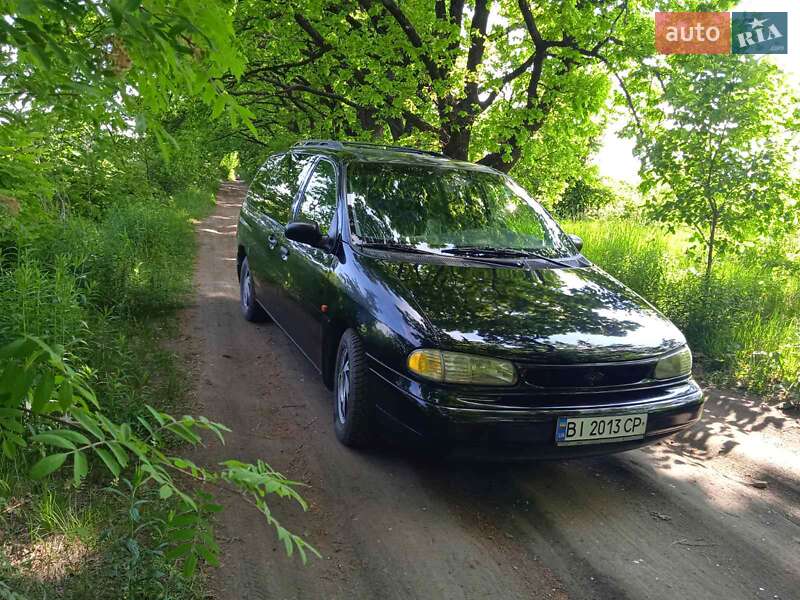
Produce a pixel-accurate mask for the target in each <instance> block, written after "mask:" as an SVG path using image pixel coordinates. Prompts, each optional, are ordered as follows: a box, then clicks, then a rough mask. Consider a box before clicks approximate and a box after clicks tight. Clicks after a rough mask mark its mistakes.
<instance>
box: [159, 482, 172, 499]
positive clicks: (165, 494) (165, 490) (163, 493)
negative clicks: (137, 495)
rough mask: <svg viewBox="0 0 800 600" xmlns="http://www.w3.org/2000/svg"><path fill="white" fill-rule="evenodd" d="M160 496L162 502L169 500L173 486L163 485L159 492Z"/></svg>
mask: <svg viewBox="0 0 800 600" xmlns="http://www.w3.org/2000/svg"><path fill="white" fill-rule="evenodd" d="M158 496H159V497H160V498H161V499H162V500H166V499H167V498H169V497H170V496H172V486H170V485H167V484H166V483H165V484H164V485H162V486H161V488H160V489H159V490H158Z"/></svg>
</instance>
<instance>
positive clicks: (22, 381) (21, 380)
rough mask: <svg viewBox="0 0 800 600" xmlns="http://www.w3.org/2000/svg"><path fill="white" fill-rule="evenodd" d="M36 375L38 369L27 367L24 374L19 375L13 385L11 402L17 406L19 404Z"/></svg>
mask: <svg viewBox="0 0 800 600" xmlns="http://www.w3.org/2000/svg"><path fill="white" fill-rule="evenodd" d="M34 377H36V369H33V368H30V369H25V370H24V371H23V372H22V374H20V375H17V379H16V380H15V381H14V384H13V385H12V387H11V396H10V397H9V404H10V405H11V406H15V405H17V404H19V403H20V402H21V401H22V400H23V399H24V398H25V396H27V395H28V391H29V390H30V388H31V384H32V383H33V379H34Z"/></svg>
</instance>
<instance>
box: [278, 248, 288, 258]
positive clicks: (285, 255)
mask: <svg viewBox="0 0 800 600" xmlns="http://www.w3.org/2000/svg"><path fill="white" fill-rule="evenodd" d="M278 252H280V255H281V260H286V259H287V258H289V249H288V248H287V247H286V246H281V249H280V250H279V251H278Z"/></svg>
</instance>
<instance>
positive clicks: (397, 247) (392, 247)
mask: <svg viewBox="0 0 800 600" xmlns="http://www.w3.org/2000/svg"><path fill="white" fill-rule="evenodd" d="M358 247H359V248H372V249H374V250H388V251H391V252H408V253H409V254H431V255H435V254H436V253H435V252H429V251H428V250H423V249H421V248H417V247H416V246H412V245H411V244H401V243H400V242H360V243H359V244H358Z"/></svg>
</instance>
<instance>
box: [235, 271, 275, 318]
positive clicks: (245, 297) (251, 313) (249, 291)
mask: <svg viewBox="0 0 800 600" xmlns="http://www.w3.org/2000/svg"><path fill="white" fill-rule="evenodd" d="M239 306H240V307H241V309H242V316H244V318H245V319H247V320H248V321H252V322H260V321H266V320H267V319H268V317H267V313H266V312H264V309H263V308H261V305H260V304H259V303H258V301H257V300H256V291H255V286H254V285H253V275H252V274H251V273H250V264H249V263H248V262H247V257H246V256H245V257H244V260H243V261H242V268H241V269H240V271H239Z"/></svg>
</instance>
